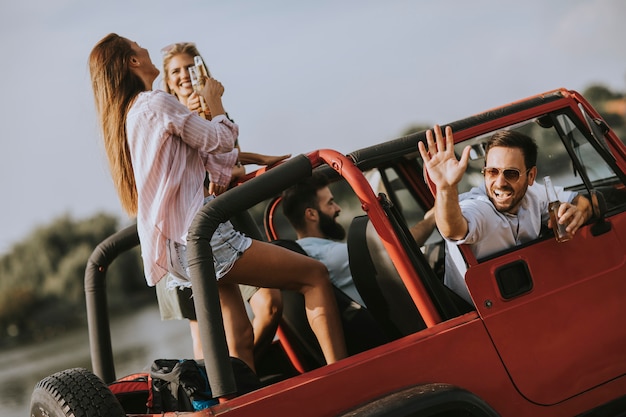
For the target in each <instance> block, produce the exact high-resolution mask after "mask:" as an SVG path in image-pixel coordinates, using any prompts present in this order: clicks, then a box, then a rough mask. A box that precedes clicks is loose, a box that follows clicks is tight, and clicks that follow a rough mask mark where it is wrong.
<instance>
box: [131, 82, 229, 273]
mask: <svg viewBox="0 0 626 417" xmlns="http://www.w3.org/2000/svg"><path fill="white" fill-rule="evenodd" d="M126 131H127V136H128V146H129V148H130V156H131V160H132V164H133V171H134V176H135V182H136V184H137V195H138V207H137V231H138V233H139V241H140V243H141V255H142V258H143V262H144V271H145V275H146V281H147V282H148V285H155V284H156V283H157V282H158V281H159V280H160V279H161V278H162V277H163V276H164V275H165V274H166V273H167V272H168V267H167V244H166V242H167V239H171V240H173V241H175V242H178V243H181V244H185V243H186V239H187V232H188V230H189V226H191V223H192V221H193V218H194V217H195V215H196V213H197V212H198V210H200V208H201V207H202V203H203V200H204V190H203V182H204V177H205V172H206V171H208V172H209V175H210V177H211V181H213V182H215V183H218V184H220V185H227V184H228V183H229V182H230V177H231V171H232V167H233V166H234V165H235V162H236V160H237V150H236V149H233V146H234V143H235V140H236V139H237V136H238V134H239V129H238V127H237V125H236V124H234V123H232V122H231V121H230V120H228V119H227V118H226V117H225V116H223V115H220V116H216V117H215V118H214V119H213V120H211V121H208V120H205V119H203V118H201V117H199V116H198V115H197V114H195V113H192V112H190V111H189V110H188V109H187V108H186V107H185V106H183V105H182V104H181V103H179V102H178V100H177V99H176V98H175V97H174V96H172V95H171V94H168V93H166V92H164V91H159V90H155V91H146V92H143V93H140V94H139V95H138V96H137V99H136V100H135V102H134V103H133V105H132V107H131V108H130V110H129V112H128V115H127V117H126Z"/></svg>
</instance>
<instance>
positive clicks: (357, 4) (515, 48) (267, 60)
mask: <svg viewBox="0 0 626 417" xmlns="http://www.w3.org/2000/svg"><path fill="white" fill-rule="evenodd" d="M625 18H626V2H624V1H622V0H550V1H546V0H526V1H510V0H439V1H426V0H423V1H421V0H413V1H408V0H384V1H382V0H380V1H372V0H348V1H341V0H336V1H331V0H316V1H307V2H304V1H291V0H266V1H256V0H232V1H228V2H226V1H214V0H197V1H193V0H178V1H176V2H171V1H170V2H164V1H158V0H150V1H148V0H107V1H97V2H96V1H89V0H20V1H17V0H3V1H2V4H1V5H0V51H2V54H3V59H2V65H0V77H1V79H4V80H5V84H4V87H3V88H2V94H0V121H1V122H2V130H3V132H2V135H1V138H0V143H1V144H2V148H1V151H0V196H2V204H1V206H2V211H1V213H2V215H1V216H0V253H3V252H6V251H7V250H8V249H9V248H10V247H11V245H12V244H14V243H16V242H17V241H19V240H21V239H23V238H24V237H25V236H27V235H28V234H29V233H30V232H31V231H32V230H33V229H34V228H35V227H37V226H39V225H45V224H47V223H48V222H50V221H51V220H52V219H54V218H56V217H59V216H61V215H64V214H69V215H71V216H72V217H74V218H76V219H81V218H85V217H89V216H91V215H93V214H95V213H96V212H98V211H106V212H109V213H111V214H114V215H119V216H120V218H121V219H122V220H123V221H124V222H127V221H128V219H127V217H126V216H125V215H124V214H123V213H122V211H121V209H120V205H119V203H118V200H117V197H116V194H115V191H114V189H113V186H112V183H111V180H110V177H109V174H108V168H107V164H106V160H105V156H104V152H103V149H102V145H101V140H100V137H99V131H98V127H97V124H96V119H95V110H94V106H93V99H92V92H91V87H90V83H89V74H88V69H87V57H88V55H89V52H90V51H91V48H92V47H93V46H94V45H95V44H96V43H97V42H98V41H99V40H100V39H101V38H102V37H104V36H105V35H106V34H108V33H110V32H116V33H118V34H120V35H122V36H125V37H128V38H130V39H132V40H136V41H137V42H139V44H141V45H142V46H144V47H146V48H147V49H148V50H149V51H150V53H151V56H152V59H153V60H154V61H155V63H157V66H159V67H160V52H159V50H160V48H161V47H163V46H164V45H167V44H170V43H172V42H180V41H193V42H196V44H197V45H198V48H199V49H200V51H201V53H202V54H203V56H204V58H205V60H206V61H207V64H208V65H209V66H210V69H211V71H212V73H213V75H214V76H215V77H216V78H218V79H219V80H220V81H222V83H223V84H224V86H225V88H226V92H225V94H224V102H225V107H226V109H227V110H228V112H229V113H230V114H231V115H232V116H233V117H234V118H235V120H236V121H237V122H238V124H239V125H240V141H241V144H242V148H243V149H244V150H248V151H251V152H262V153H268V154H283V153H292V154H298V153H305V152H308V151H311V150H314V149H317V148H334V149H336V150H338V151H341V152H344V153H345V152H349V151H351V150H354V149H357V148H361V147H364V146H369V145H372V144H374V143H377V142H382V141H385V140H389V139H393V138H395V137H397V136H399V135H400V134H401V132H402V131H403V130H404V129H406V128H407V127H408V126H410V125H411V124H415V123H427V124H432V123H446V122H450V121H454V120H457V119H460V118H463V117H466V116H470V115H472V114H475V113H478V112H480V111H483V110H487V109H490V108H492V107H495V106H499V105H502V104H506V103H510V102H512V101H515V100H518V99H521V98H525V97H528V96H531V95H534V94H538V93H542V92H545V91H548V90H552V89H555V88H559V87H566V88H569V89H574V90H578V91H582V90H584V88H586V87H587V86H589V85H590V84H593V83H602V84H604V85H606V86H607V87H609V88H611V89H614V90H616V91H626V48H624V46H623V40H624V39H626V25H624V20H625Z"/></svg>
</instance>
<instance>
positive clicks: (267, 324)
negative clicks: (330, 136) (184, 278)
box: [157, 42, 291, 358]
mask: <svg viewBox="0 0 626 417" xmlns="http://www.w3.org/2000/svg"><path fill="white" fill-rule="evenodd" d="M161 54H162V55H163V88H164V90H165V91H167V92H168V93H171V94H173V95H174V96H175V97H176V98H177V99H178V101H180V102H181V103H182V104H184V105H185V106H187V108H188V109H189V110H191V111H193V112H197V113H204V116H205V118H206V119H208V120H211V118H212V115H211V112H210V110H209V109H208V108H207V109H206V110H203V107H202V104H201V103H200V96H199V95H198V93H196V92H195V91H194V89H193V86H192V84H191V77H190V75H189V70H188V68H189V67H190V66H193V65H194V64H195V61H194V57H196V56H200V57H201V55H200V51H198V49H197V47H196V45H195V44H194V43H191V42H181V43H174V44H171V45H168V46H166V47H164V48H163V49H161ZM203 65H204V60H203ZM204 72H205V73H206V74H208V75H209V76H210V75H211V73H210V72H209V69H208V68H207V67H206V66H205V67H204ZM205 107H206V106H205ZM227 117H228V115H227ZM236 146H237V145H236ZM237 148H238V149H239V147H238V146H237ZM290 156H291V155H281V156H270V155H263V154H258V153H250V152H241V150H240V149H239V158H238V163H237V164H236V165H235V167H234V168H233V180H234V179H235V178H237V177H239V176H242V175H244V174H245V168H244V167H243V165H247V164H256V165H269V166H271V165H274V164H276V163H278V162H280V161H282V160H284V159H286V158H288V157H290ZM205 185H206V184H205ZM206 191H207V193H208V194H212V193H216V194H219V193H220V192H222V191H223V188H222V187H220V186H219V185H217V184H215V183H212V182H209V184H208V186H207V187H206ZM165 287H166V284H165V285H164V284H161V285H157V297H158V299H159V307H160V309H161V318H162V319H183V318H186V319H188V320H189V325H190V327H191V335H192V340H193V346H194V356H195V357H196V358H201V357H202V346H201V343H200V338H199V331H198V323H197V321H196V317H195V311H194V308H193V301H192V298H191V297H190V290H189V289H185V288H178V289H173V290H172V289H166V288H165ZM240 290H241V294H242V296H243V299H244V300H245V301H247V302H248V303H249V304H250V307H251V309H252V313H253V316H254V317H253V320H252V329H253V333H254V353H255V357H259V356H260V355H261V354H262V353H263V352H264V351H266V350H267V348H268V347H269V345H270V344H271V343H272V340H273V339H274V335H275V334H276V329H277V328H278V324H279V323H280V319H281V317H282V297H281V294H280V290H277V289H274V288H259V287H253V286H248V285H242V286H240ZM168 306H169V308H168Z"/></svg>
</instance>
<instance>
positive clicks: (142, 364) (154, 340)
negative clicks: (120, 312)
mask: <svg viewBox="0 0 626 417" xmlns="http://www.w3.org/2000/svg"><path fill="white" fill-rule="evenodd" d="M111 339H112V341H113V355H114V359H115V374H116V376H117V377H118V378H119V377H121V376H124V375H127V374H131V373H134V372H140V371H144V370H147V369H148V368H149V367H150V364H151V363H152V361H153V360H154V359H159V358H191V357H193V354H192V347H191V336H190V333H189V325H188V324H187V321H183V320H171V321H161V319H160V316H159V310H158V308H157V306H156V305H154V306H149V307H144V308H142V309H141V310H138V311H137V312H136V313H133V314H132V315H128V316H125V317H120V318H116V319H112V320H111ZM76 367H84V368H87V369H91V357H90V355H89V335H88V333H87V329H86V328H85V329H82V330H77V331H74V332H71V333H68V334H66V335H64V336H62V337H59V338H57V339H54V340H49V341H46V342H44V343H41V344H34V345H29V346H26V347H20V348H15V349H12V350H8V351H3V352H2V353H1V354H0V416H2V417H27V416H28V413H29V405H30V395H31V393H32V391H33V388H34V386H35V384H36V383H37V382H38V381H39V380H41V379H43V378H45V377H46V376H48V375H50V374H53V373H55V372H58V371H62V370H64V369H68V368H76Z"/></svg>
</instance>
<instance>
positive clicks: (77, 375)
mask: <svg viewBox="0 0 626 417" xmlns="http://www.w3.org/2000/svg"><path fill="white" fill-rule="evenodd" d="M125 415H126V413H125V412H124V409H122V406H121V405H120V403H119V402H118V401H117V398H115V395H113V393H112V392H111V390H109V388H108V387H107V386H106V384H105V383H104V382H102V380H101V379H100V378H98V377H97V376H96V375H94V374H93V373H91V372H90V371H88V370H87V369H84V368H73V369H67V370H65V371H61V372H57V373H56V374H52V375H50V376H48V377H46V378H44V379H42V380H41V381H39V382H38V383H37V385H36V386H35V389H34V391H33V394H32V396H31V398H30V416H31V417H124V416H125Z"/></svg>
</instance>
